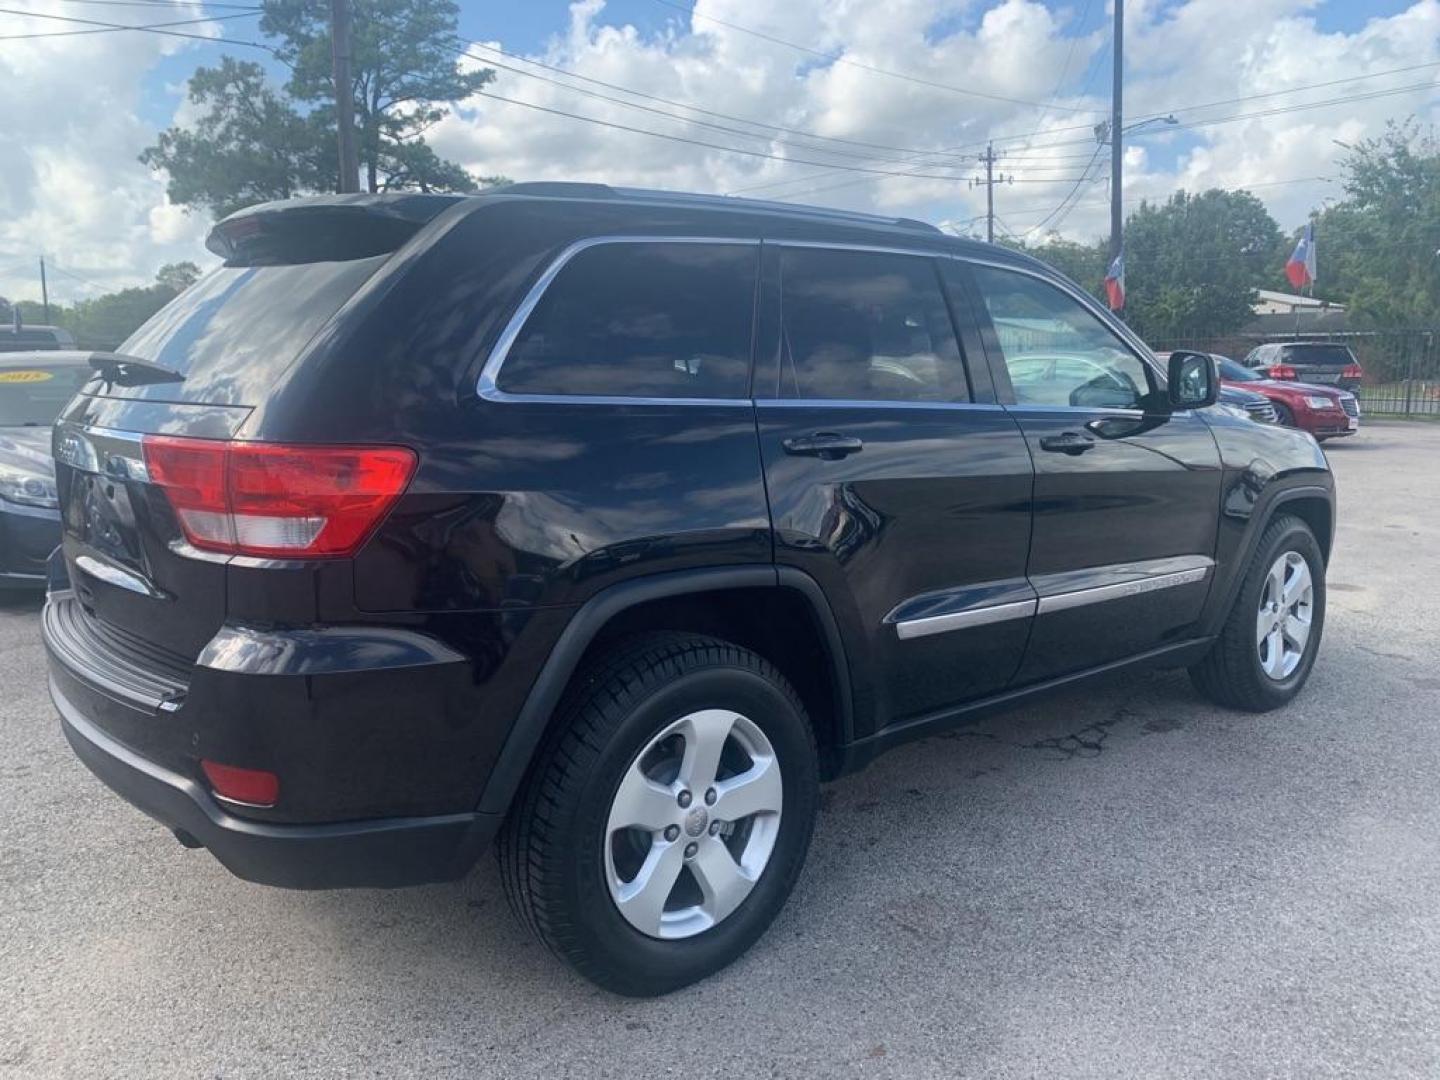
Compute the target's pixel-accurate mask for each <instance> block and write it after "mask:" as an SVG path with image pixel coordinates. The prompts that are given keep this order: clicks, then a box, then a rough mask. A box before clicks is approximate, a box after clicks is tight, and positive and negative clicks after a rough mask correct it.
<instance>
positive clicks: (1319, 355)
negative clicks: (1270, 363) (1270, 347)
mask: <svg viewBox="0 0 1440 1080" xmlns="http://www.w3.org/2000/svg"><path fill="white" fill-rule="evenodd" d="M1280 355H1281V358H1282V359H1283V360H1285V361H1286V362H1288V363H1291V364H1319V365H1321V366H1322V367H1345V366H1346V365H1348V364H1353V363H1354V362H1355V357H1354V356H1352V355H1351V353H1350V350H1349V349H1348V348H1347V347H1346V346H1344V345H1286V346H1284V347H1283V348H1282V349H1281V350H1280Z"/></svg>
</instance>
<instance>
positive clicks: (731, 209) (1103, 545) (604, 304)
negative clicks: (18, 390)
mask: <svg viewBox="0 0 1440 1080" xmlns="http://www.w3.org/2000/svg"><path fill="white" fill-rule="evenodd" d="M209 244H210V247H211V248H212V249H213V250H214V251H216V252H217V253H219V254H220V255H222V256H223V258H224V265H223V266H222V267H221V268H220V269H217V270H215V271H214V272H213V273H212V274H210V275H209V276H208V277H206V278H205V279H203V280H202V281H201V282H200V283H199V284H197V285H196V286H194V287H193V288H191V289H190V290H188V291H187V292H186V293H184V294H183V295H182V296H181V297H179V298H178V299H176V300H175V301H174V302H173V303H172V304H170V306H168V307H167V308H165V309H164V310H163V311H161V312H160V313H159V314H158V315H156V316H155V317H154V318H153V319H152V320H151V321H150V322H148V323H147V324H146V325H145V326H144V327H142V328H141V329H140V330H139V331H137V332H136V333H135V334H134V336H132V337H131V338H130V339H129V340H128V341H127V342H125V343H124V344H123V345H122V346H121V347H120V349H119V350H118V352H117V353H114V354H105V355H104V357H103V358H101V359H100V360H98V361H97V368H98V370H97V372H96V375H95V377H94V379H93V380H92V381H91V382H90V383H88V384H87V385H86V386H85V387H84V388H83V389H82V391H81V393H80V394H79V395H78V396H77V397H76V398H75V399H74V401H73V402H72V403H71V404H70V405H69V406H68V407H67V409H66V411H65V412H64V414H63V415H62V416H61V419H60V420H59V422H58V423H57V425H56V428H55V432H54V449H55V455H56V458H57V461H58V467H57V485H58V497H59V502H60V507H61V513H62V516H63V527H64V544H63V547H62V548H61V549H60V550H59V551H58V552H57V554H56V556H55V557H54V558H53V560H52V563H51V567H50V578H51V580H50V594H49V601H48V603H47V605H46V608H45V613H44V620H43V622H44V633H45V641H46V644H47V646H48V649H49V655H50V675H51V690H52V693H53V696H54V699H55V703H56V705H57V706H58V708H59V711H60V714H61V717H62V722H63V727H64V732H65V735H66V736H67V738H68V739H69V740H70V743H71V744H72V746H73V747H74V749H75V752H76V753H77V754H78V755H79V756H80V757H81V759H82V760H83V761H84V762H85V764H86V765H88V766H89V767H90V768H91V769H92V770H94V772H96V773H97V774H98V775H99V776H100V777H101V778H102V779H103V780H104V781H105V782H106V783H107V784H109V785H110V786H111V787H113V788H114V789H115V790H116V791H117V792H119V793H120V794H121V795H123V796H124V797H125V798H127V799H129V800H130V801H131V802H133V803H134V804H136V805H137V806H138V807H140V808H141V809H142V810H144V811H146V812H147V813H149V814H150V815H152V816H154V817H156V818H158V819H159V820H160V821H162V822H164V823H165V824H166V825H168V826H170V827H171V828H172V829H173V830H174V831H175V834H176V836H177V837H178V838H179V839H180V840H181V842H183V843H185V844H189V845H194V846H204V847H206V848H208V849H209V850H210V851H211V852H213V853H214V855H215V856H216V857H217V858H218V859H219V860H220V861H221V862H222V863H224V864H225V865H226V866H227V867H229V868H230V869H231V870H232V871H234V872H235V873H236V874H238V875H240V876H241V877H244V878H248V879H250V880H252V881H259V882H265V883H269V884H274V885H285V886H292V887H298V888H331V887H338V886H389V885H405V884H411V883H417V882H426V881H436V880H443V879H453V878H456V877H458V876H460V875H463V874H465V873H466V871H467V870H468V869H469V868H470V867H471V866H472V865H473V864H474V863H475V861H476V859H477V857H478V856H479V855H480V854H481V853H482V851H483V850H484V849H485V848H486V847H487V846H489V845H490V844H491V842H492V840H496V839H497V837H498V844H497V847H498V851H499V856H500V864H501V869H502V875H503V878H504V880H505V883H506V886H507V888H508V891H509V894H510V897H511V899H512V901H513V902H514V906H515V909H516V911H517V912H518V913H519V915H520V917H521V918H522V919H523V920H524V921H525V922H526V923H527V924H528V925H529V926H530V927H531V929H532V930H534V932H535V933H536V934H538V935H539V936H540V937H541V938H542V939H543V940H544V941H545V942H546V944H547V945H549V946H550V948H552V949H553V950H554V951H555V952H556V953H557V954H559V955H560V956H561V957H563V958H564V959H566V960H567V961H569V962H570V963H572V964H574V965H575V966H576V967H577V968H578V969H579V970H580V971H581V972H583V973H584V974H585V975H587V976H588V977H590V978H591V979H593V980H595V981H596V982H598V983H600V984H602V985H604V986H607V987H610V988H612V989H614V990H617V991H619V992H621V993H627V994H651V993H658V992H663V991H666V990H669V989H673V988H675V987H678V986H681V985H684V984H685V983H688V982H691V981H693V980H695V979H697V978H700V977H703V976H704V975H706V974H708V973H710V972H713V971H715V970H716V969H717V968H719V967H720V966H721V965H723V964H725V963H727V962H728V961H729V960H731V959H733V958H734V957H735V956H737V955H738V954H739V953H740V952H741V951H742V950H744V949H745V948H747V947H748V946H749V945H750V944H751V943H752V942H753V941H755V939H756V938H757V937H759V935H760V934H761V933H762V932H763V931H764V929H765V927H766V925H767V924H768V923H769V922H770V921H771V920H772V919H773V918H774V916H775V914H776V912H777V911H778V910H779V909H780V907H781V905H782V904H783V903H784V902H785V898H786V895H787V894H788V893H789V892H790V889H791V887H792V885H793V884H794V882H795V879H796V876H797V875H798V873H799V871H800V867H801V864H802V862H803V860H804V858H805V851H806V847H807V844H808V842H809V838H810V832H811V826H812V824H813V822H814V819H815V814H816V807H817V785H818V784H819V782H820V781H821V780H822V779H828V778H831V777H835V776H838V775H840V774H842V773H845V772H848V771H851V770H854V769H857V768H859V767H861V766H862V765H864V764H865V763H866V762H868V761H869V760H871V759H872V758H873V757H874V756H875V755H876V754H878V753H879V752H881V751H882V750H884V749H886V748H888V747H891V746H894V745H896V744H897V743H900V742H902V741H904V740H907V739H913V738H917V737H920V736H924V735H927V734H931V733H933V732H937V731H940V730H942V729H945V728H947V727H950V726H952V725H956V724H961V723H964V722H966V721H968V720H970V719H972V718H975V717H977V716H979V715H980V714H981V713H983V712H985V711H988V710H991V709H994V708H996V707H999V706H1005V705H1009V704H1013V703H1015V702H1018V701H1021V700H1023V699H1025V698H1028V697H1030V696H1031V695H1033V694H1036V693H1039V692H1042V691H1044V690H1047V689H1050V688H1053V687H1056V686H1060V685H1063V684H1068V683H1071V682H1073V681H1075V680H1077V679H1080V678H1083V677H1085V676H1088V675H1092V674H1095V673H1097V672H1103V671H1113V670H1115V669H1117V668H1120V667H1131V666H1134V667H1138V666H1141V665H1147V664H1148V665H1170V666H1176V665H1178V666H1189V667H1190V669H1191V671H1192V672H1193V674H1194V679H1195V682H1196V684H1197V685H1198V686H1199V688H1200V689H1201V690H1202V691H1203V692H1204V693H1206V694H1208V695H1209V696H1211V697H1213V698H1215V699H1217V700H1218V701H1221V702H1224V703H1226V704H1229V705H1232V706H1238V707H1240V708H1246V709H1252V710H1263V709H1269V708H1272V707H1275V706H1278V705H1281V704H1283V703H1284V702H1286V701H1288V700H1289V699H1290V698H1291V697H1292V696H1293V695H1294V694H1295V693H1296V692H1297V691H1298V690H1299V689H1300V687H1301V685H1302V684H1303V683H1304V682H1305V679H1306V677H1307V676H1308V674H1309V671H1310V668H1311V665H1312V663H1313V661H1314V658H1315V653H1316V648H1317V646H1318V644H1319V640H1320V632H1321V625H1322V622H1323V619H1324V612H1325V563H1326V558H1327V555H1328V551H1329V547H1330V542H1331V534H1332V523H1333V518H1334V511H1333V485H1332V482H1331V476H1330V473H1329V472H1328V471H1327V469H1326V464H1325V458H1324V457H1323V456H1322V455H1321V453H1320V452H1319V450H1318V448H1317V447H1316V445H1315V443H1314V441H1313V440H1312V439H1310V438H1309V436H1307V435H1304V434H1301V433H1299V432H1294V431H1288V430H1280V429H1276V428H1271V427H1262V426H1261V425H1258V424H1254V423H1251V422H1249V421H1248V420H1246V419H1244V418H1242V417H1240V416H1238V415H1235V414H1234V413H1232V412H1230V411H1227V410H1220V409H1212V408H1205V407H1204V406H1206V405H1208V404H1210V403H1211V402H1213V401H1214V398H1215V393H1216V391H1217V388H1218V380H1217V378H1216V374H1215V371H1214V369H1213V363H1212V361H1211V360H1210V358H1208V357H1205V356H1203V355H1202V354H1198V353H1176V354H1174V355H1172V356H1171V357H1170V360H1169V364H1168V369H1167V370H1163V371H1162V370H1160V369H1159V368H1158V367H1157V365H1156V363H1155V361H1154V359H1153V357H1152V356H1151V354H1150V353H1149V352H1148V351H1147V349H1146V348H1145V346H1144V345H1143V344H1142V343H1141V342H1140V341H1138V340H1136V338H1135V337H1134V336H1133V335H1132V334H1130V333H1129V332H1128V331H1127V330H1126V328H1125V327H1124V326H1123V325H1121V324H1120V323H1118V322H1116V321H1115V320H1113V319H1112V318H1111V317H1110V316H1109V315H1108V314H1107V313H1106V312H1104V311H1102V310H1100V309H1099V308H1098V307H1097V306H1096V305H1095V303H1094V302H1093V301H1092V300H1091V299H1090V298H1089V297H1088V296H1086V295H1085V294H1084V293H1083V292H1081V291H1080V290H1079V289H1077V288H1076V287H1075V286H1074V285H1072V284H1070V283H1069V282H1068V281H1066V280H1065V279H1063V278H1061V277H1059V276H1057V275H1056V274H1055V273H1054V272H1052V271H1051V270H1049V269H1047V268H1046V267H1044V266H1042V265H1041V264H1039V263H1037V262H1035V261H1033V260H1031V259H1029V258H1026V257H1024V256H1021V255H1017V254H1014V253H1012V252H1007V251H1003V250H1001V249H998V248H993V247H988V246H984V245H980V244H975V243H970V242H966V241H962V240H957V239H954V238H951V237H949V236H945V235H943V234H941V233H940V232H938V231H936V230H935V229H932V228H930V227H928V226H926V225H922V224H920V223H917V222H911V221H905V220H885V219H879V218H871V217H862V216H857V215H851V214H842V213H835V212H829V211H822V210H806V209H800V208H796V207H790V206H774V205H768V204H764V203H754V202H746V201H736V200H722V199H714V198H705V197H697V196H685V195H676V194H666V193H657V192H641V191H628V190H619V189H611V188H608V187H604V186H601V185H586V184H529V185H527V184H520V185H516V186H513V187H510V188H507V189H504V190H502V191H499V192H496V193H493V194H487V195H484V196H480V197H468V198H451V197H439V196H430V195H407V196H400V197H386V196H380V197H372V196H340V197H332V198H321V199H309V200H297V201H293V202H283V203H276V204H270V205H265V206H260V207H256V208H254V209H251V210H247V211H243V212H241V213H239V214H236V215H234V216H232V217H230V218H228V219H226V220H225V221H223V222H221V223H220V224H219V225H218V226H216V228H215V230H214V232H213V234H212V235H211V238H210V241H209Z"/></svg>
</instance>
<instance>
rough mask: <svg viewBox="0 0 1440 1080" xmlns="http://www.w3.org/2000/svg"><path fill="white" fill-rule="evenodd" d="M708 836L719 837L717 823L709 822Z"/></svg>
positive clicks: (718, 824) (718, 825)
mask: <svg viewBox="0 0 1440 1080" xmlns="http://www.w3.org/2000/svg"><path fill="white" fill-rule="evenodd" d="M710 835H711V836H719V835H720V822H718V821H712V822H710Z"/></svg>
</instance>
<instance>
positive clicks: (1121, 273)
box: [1105, 248, 1125, 311]
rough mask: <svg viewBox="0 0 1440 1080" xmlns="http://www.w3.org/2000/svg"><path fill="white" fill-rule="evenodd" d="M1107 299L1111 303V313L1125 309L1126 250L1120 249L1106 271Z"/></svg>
mask: <svg viewBox="0 0 1440 1080" xmlns="http://www.w3.org/2000/svg"><path fill="white" fill-rule="evenodd" d="M1105 297H1106V299H1107V300H1109V301H1110V310H1111V311H1122V310H1124V307H1125V249H1124V248H1121V249H1120V254H1118V255H1116V256H1115V258H1114V259H1113V260H1112V261H1111V263H1110V269H1108V270H1106V271H1105Z"/></svg>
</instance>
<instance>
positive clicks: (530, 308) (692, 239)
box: [475, 234, 1191, 416]
mask: <svg viewBox="0 0 1440 1080" xmlns="http://www.w3.org/2000/svg"><path fill="white" fill-rule="evenodd" d="M607 244H737V245H749V246H760V245H762V244H763V245H765V246H767V247H778V248H807V249H812V250H817V249H818V250H829V251H861V252H869V253H872V254H877V255H904V256H909V257H911V258H917V259H949V260H952V261H954V262H962V263H968V264H971V265H974V266H987V267H990V268H992V269H995V270H1006V271H1009V272H1010V273H1013V274H1023V275H1024V276H1026V277H1030V278H1034V279H1035V280H1036V281H1040V282H1043V283H1044V284H1046V285H1049V286H1050V287H1051V288H1054V289H1057V290H1059V291H1060V292H1061V293H1063V294H1064V295H1066V296H1068V297H1070V298H1071V299H1072V300H1074V301H1076V302H1077V303H1078V304H1079V305H1080V306H1081V307H1082V308H1084V309H1085V310H1086V311H1088V312H1089V313H1090V314H1091V315H1092V316H1094V317H1095V318H1096V319H1097V320H1098V321H1099V322H1100V324H1101V325H1102V326H1104V327H1105V328H1106V329H1107V330H1109V331H1110V332H1111V333H1113V334H1115V335H1116V337H1117V338H1118V339H1119V340H1120V341H1121V342H1122V343H1123V344H1124V345H1126V346H1128V347H1129V348H1130V350H1131V352H1132V353H1134V354H1135V357H1136V359H1137V360H1139V361H1140V362H1141V363H1142V364H1144V365H1145V366H1146V367H1148V368H1149V369H1150V371H1151V372H1152V373H1153V374H1154V375H1155V376H1156V377H1157V379H1158V383H1157V385H1159V386H1161V387H1163V386H1164V385H1165V372H1164V371H1162V370H1161V368H1160V363H1159V361H1157V360H1156V359H1155V357H1154V355H1153V354H1152V353H1151V352H1150V349H1149V347H1148V346H1147V345H1146V344H1145V343H1144V342H1143V341H1141V340H1140V338H1138V337H1137V336H1135V334H1133V333H1132V332H1131V331H1130V328H1129V327H1127V326H1125V325H1124V324H1123V323H1119V324H1118V325H1112V324H1111V322H1110V318H1109V315H1108V313H1107V312H1105V311H1104V310H1103V309H1101V307H1100V305H1099V304H1098V302H1096V300H1095V298H1094V297H1092V296H1089V295H1087V294H1086V293H1084V292H1083V291H1081V290H1079V289H1077V288H1075V287H1073V286H1071V285H1070V284H1069V283H1068V282H1066V281H1064V280H1063V279H1061V278H1060V277H1058V276H1053V275H1051V274H1048V273H1045V272H1043V271H1040V270H1036V269H1034V268H1032V267H1028V266H1021V265H1017V264H1015V263H1009V262H1002V261H999V260H993V259H985V258H981V257H979V256H975V255H971V254H968V253H962V252H954V251H942V250H936V249H931V248H919V247H904V246H900V245H890V244H860V243H852V242H849V241H843V240H794V239H788V238H787V239H779V240H771V239H764V238H761V237H734V236H655V235H649V234H647V235H634V236H627V235H605V236H588V237H585V238H583V239H580V240H576V241H575V242H573V243H571V244H570V245H568V246H567V247H565V248H564V249H562V250H561V252H560V254H558V255H556V256H555V258H554V259H553V260H551V262H550V265H549V266H547V267H546V268H545V271H544V272H543V273H542V274H541V275H540V277H539V278H538V279H536V281H535V283H534V284H533V285H531V287H530V288H529V290H528V291H527V292H526V293H525V296H524V298H523V299H522V300H521V301H520V304H519V306H518V307H517V308H516V309H515V311H514V312H513V313H512V314H511V316H510V318H509V320H508V321H507V322H506V323H505V328H504V329H503V330H502V331H501V332H500V336H499V337H498V338H497V339H496V341H495V344H494V345H493V346H492V347H491V349H490V353H489V355H488V356H487V357H486V359H485V366H484V367H483V368H482V369H481V371H480V378H479V379H478V381H477V383H476V387H475V389H476V393H477V394H478V395H479V396H480V397H481V398H483V399H484V400H486V401H495V402H509V403H524V402H531V403H539V404H553V405H560V404H564V405H575V404H579V405H678V406H694V405H717V406H723V407H731V408H734V407H738V406H745V405H750V404H752V399H749V398H665V397H647V396H643V395H636V396H629V395H599V394H512V393H507V392H506V391H504V390H501V389H500V387H499V377H500V370H501V368H503V367H504V365H505V359H506V357H507V356H508V355H509V352H510V349H511V347H512V346H513V345H514V344H515V339H516V338H518V337H519V336H520V331H521V330H523V329H524V327H525V323H526V321H527V320H528V319H529V318H530V315H531V314H532V313H533V312H534V310H535V308H536V306H537V305H538V304H539V303H540V300H541V298H542V297H543V296H544V295H545V291H546V290H547V289H548V288H549V287H550V284H551V283H552V282H553V281H554V280H555V278H556V277H558V276H559V274H560V272H561V271H562V270H564V269H565V266H566V265H567V264H568V263H569V262H570V261H571V260H572V259H574V258H575V256H576V255H578V254H580V252H582V251H586V250H589V249H590V248H593V247H600V246H603V245H607ZM794 400H795V399H786V398H759V399H755V403H760V402H763V403H766V404H776V403H778V402H782V401H794ZM797 403H798V402H797ZM813 404H814V405H816V406H821V405H834V406H845V405H850V406H854V405H875V406H881V405H883V406H890V407H894V406H899V407H902V408H904V407H936V406H938V407H942V408H946V407H948V408H972V409H973V408H1000V409H1003V408H1005V406H1004V405H1003V404H1000V405H992V404H991V403H989V402H958V401H957V402H924V403H914V402H893V401H883V402H869V401H824V402H819V401H816V402H813ZM1024 407H1025V408H1032V406H1024ZM1046 408H1050V409H1055V410H1056V411H1059V412H1067V413H1069V412H1094V411H1095V410H1094V409H1082V408H1079V407H1076V406H1068V405H1060V406H1046ZM1104 411H1105V412H1107V413H1111V414H1115V415H1136V416H1141V415H1144V412H1143V410H1140V409H1107V410H1104ZM1190 411H1191V410H1185V411H1184V412H1183V413H1176V414H1175V415H1177V416H1179V415H1188V414H1189V413H1190Z"/></svg>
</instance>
